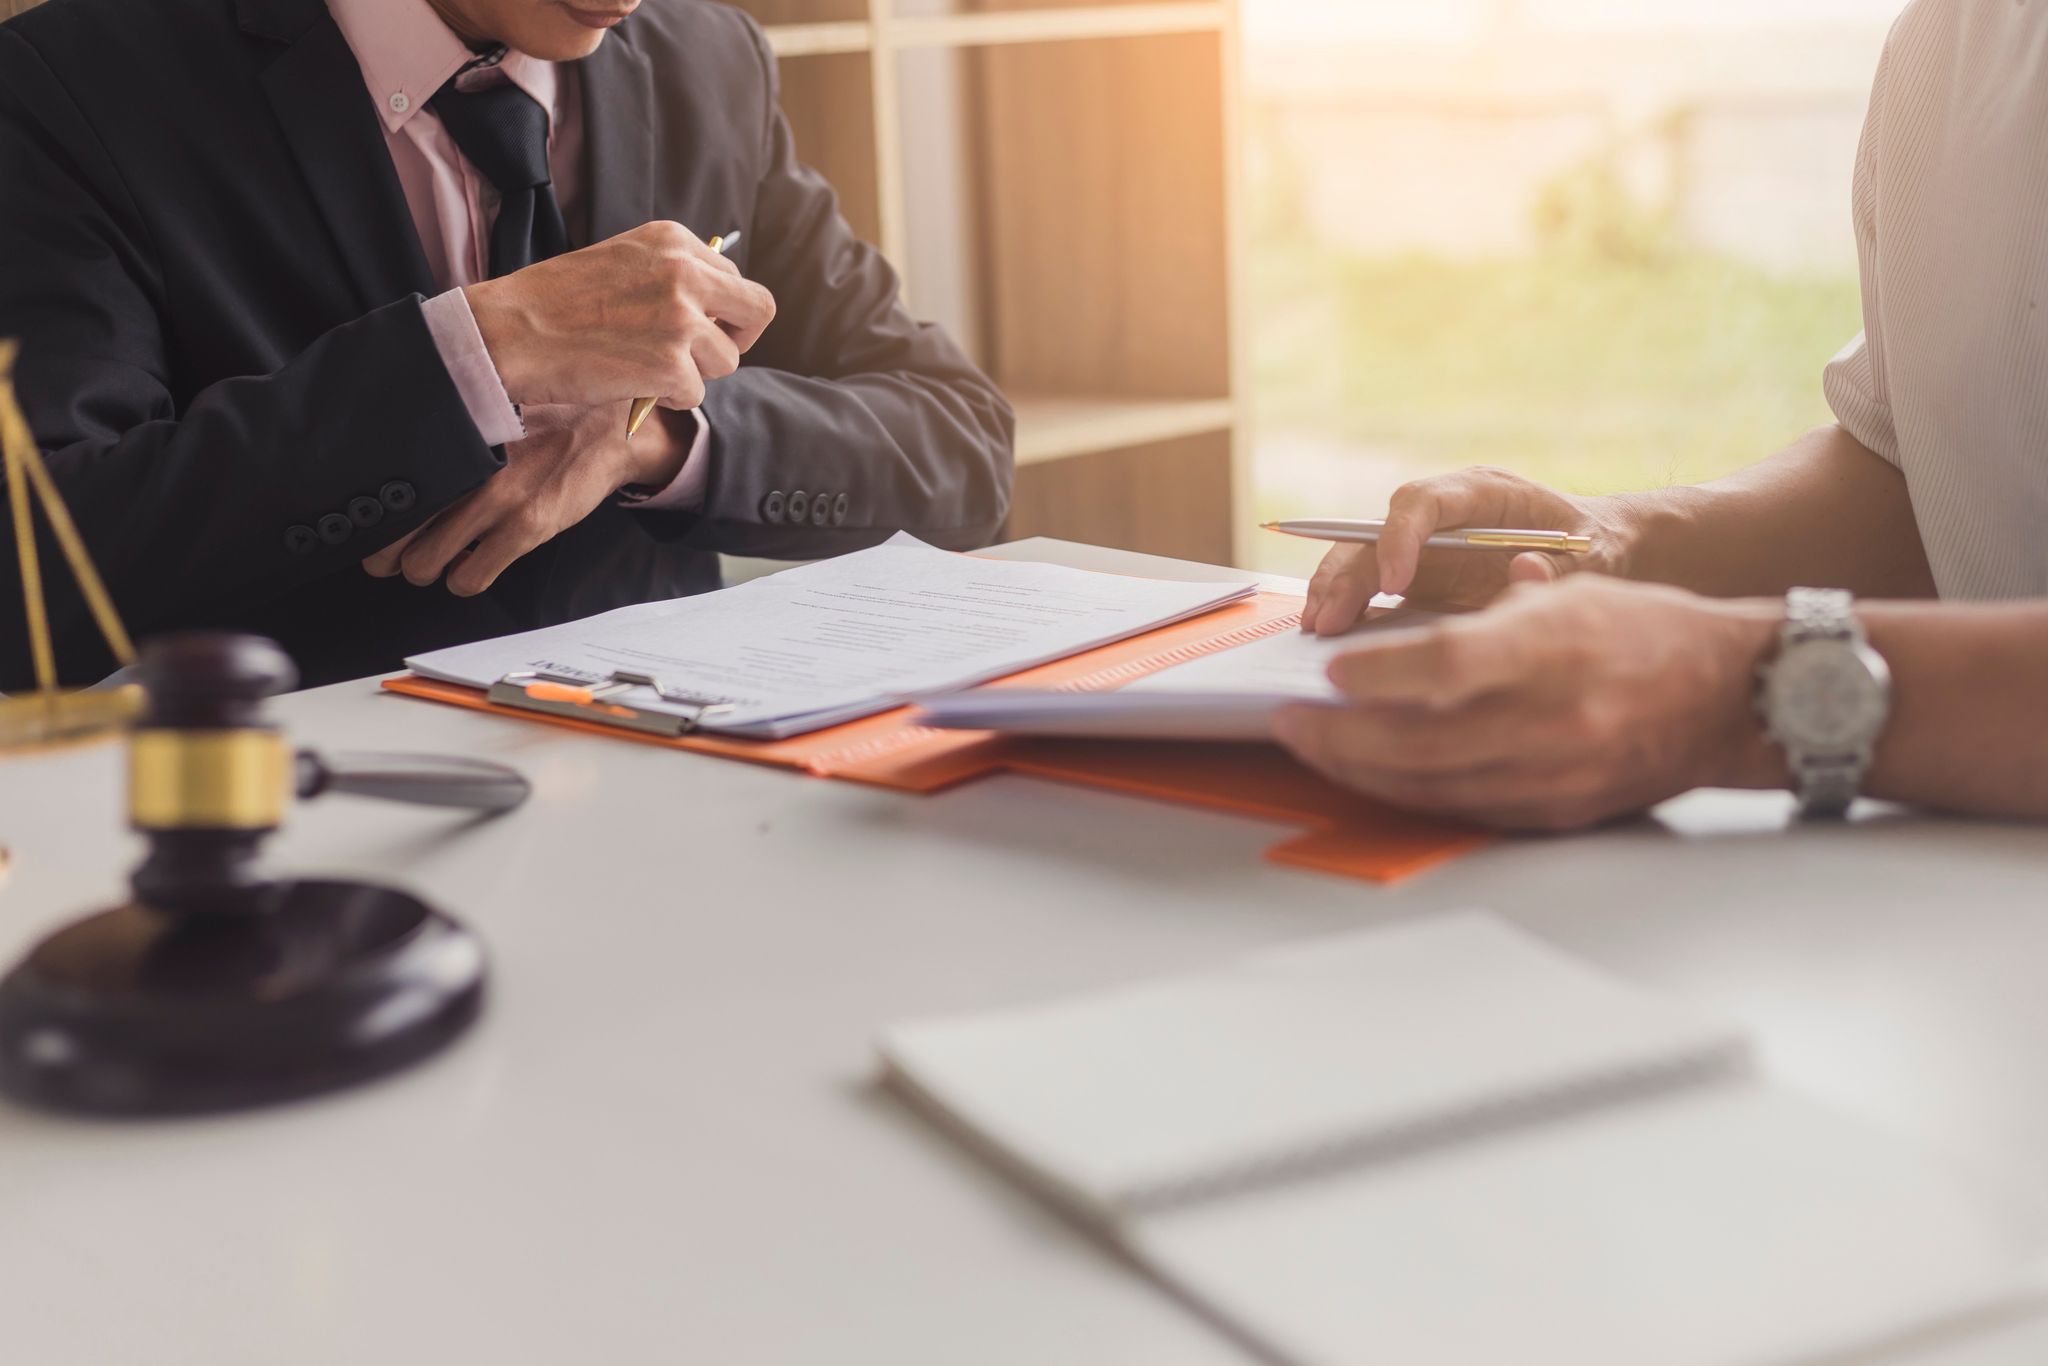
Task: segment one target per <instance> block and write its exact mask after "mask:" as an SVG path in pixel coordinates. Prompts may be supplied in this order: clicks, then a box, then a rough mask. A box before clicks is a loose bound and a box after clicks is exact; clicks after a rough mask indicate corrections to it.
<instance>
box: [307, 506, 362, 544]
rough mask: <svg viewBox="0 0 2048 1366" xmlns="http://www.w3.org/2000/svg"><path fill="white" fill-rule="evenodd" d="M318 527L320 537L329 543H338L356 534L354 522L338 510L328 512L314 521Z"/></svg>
mask: <svg viewBox="0 0 2048 1366" xmlns="http://www.w3.org/2000/svg"><path fill="white" fill-rule="evenodd" d="M314 525H315V526H317V527H319V528H320V539H321V540H323V541H325V542H327V544H329V545H340V544H341V543H342V542H343V541H345V540H347V539H348V538H349V537H351V536H353V535H355V534H356V528H355V523H353V522H351V521H349V519H348V518H346V517H344V516H342V515H341V514H340V513H338V512H330V513H328V514H327V515H326V516H325V517H322V518H321V519H320V520H319V521H318V522H316V523H314Z"/></svg>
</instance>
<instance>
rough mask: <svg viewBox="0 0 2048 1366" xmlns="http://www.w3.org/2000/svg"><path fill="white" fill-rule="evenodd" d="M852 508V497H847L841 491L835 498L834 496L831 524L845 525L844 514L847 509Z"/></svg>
mask: <svg viewBox="0 0 2048 1366" xmlns="http://www.w3.org/2000/svg"><path fill="white" fill-rule="evenodd" d="M852 508H853V499H851V498H849V497H847V496H846V495H845V494H843V493H842V494H840V495H839V496H838V497H837V498H834V499H833V500H832V525H833V526H845V525H846V514H847V513H848V512H849V511H851V510H852Z"/></svg>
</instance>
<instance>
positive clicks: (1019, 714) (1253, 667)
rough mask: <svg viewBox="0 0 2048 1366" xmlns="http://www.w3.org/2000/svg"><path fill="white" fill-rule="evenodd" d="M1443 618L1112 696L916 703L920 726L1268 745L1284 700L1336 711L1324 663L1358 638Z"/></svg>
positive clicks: (1395, 623)
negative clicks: (1327, 706) (1331, 706)
mask: <svg viewBox="0 0 2048 1366" xmlns="http://www.w3.org/2000/svg"><path fill="white" fill-rule="evenodd" d="M1442 615H1443V614H1442V613H1439V612H1429V611H1424V610H1422V609H1420V608H1410V607H1403V608H1375V609H1373V613H1372V616H1371V618H1370V619H1369V620H1367V621H1366V622H1365V623H1364V624H1363V625H1361V626H1359V627H1358V628H1357V629H1356V630H1354V631H1351V632H1349V633H1348V634H1345V635H1341V636H1331V637H1328V638H1324V637H1320V636H1308V635H1303V634H1301V633H1300V632H1299V631H1286V632H1283V633H1281V634H1279V635H1273V636H1267V637H1266V638H1265V639H1263V640H1255V641H1253V642H1252V643H1251V644H1249V645H1239V646H1237V647H1236V648H1234V649H1229V650H1224V651H1221V652H1219V653H1217V654H1213V655H1205V656H1203V657H1201V658H1199V659H1195V660H1191V661H1190V662H1188V663H1186V664H1179V665H1175V666H1174V667H1173V668H1170V669H1163V670H1161V671H1160V672H1158V673H1156V674H1151V675H1149V676H1147V677H1145V678H1140V679H1138V680H1137V681H1135V682H1133V683H1131V684H1130V685H1128V686H1127V687H1124V688H1121V689H1119V690H1118V691H1116V692H1095V693H1064V692H1045V691H1040V690H1036V689H1024V688H1001V689H987V690H984V691H979V692H963V693H956V694H953V695H952V696H949V697H932V698H926V699H924V700H923V703H922V706H923V708H924V711H923V714H922V715H921V716H920V717H919V718H918V719H919V720H920V721H921V722H922V723H923V724H925V725H928V726H936V727H939V728H940V729H944V730H994V731H1003V732H1005V733H1008V734H1012V735H1051V736H1069V737H1077V738H1088V739H1118V740H1267V739H1270V738H1272V720H1273V713H1274V711H1275V710H1276V709H1278V708H1279V707H1282V706H1284V705H1286V704H1287V703H1290V702H1323V703H1336V702H1338V701H1340V700H1341V697H1340V695H1339V693H1338V692H1337V689H1336V687H1335V686H1334V685H1332V684H1331V682H1330V679H1329V667H1330V661H1331V660H1333V659H1335V658H1336V657H1337V656H1339V655H1341V654H1344V653H1346V652H1347V651H1350V650H1355V649H1357V648H1358V646H1359V642H1360V640H1361V639H1362V638H1364V637H1366V636H1369V635H1377V634H1382V633H1384V632H1387V631H1399V630H1404V629H1412V628H1413V627H1415V626H1417V625H1419V624H1421V623H1424V622H1429V621H1435V620H1438V619H1439V618H1440V617H1441V616H1442Z"/></svg>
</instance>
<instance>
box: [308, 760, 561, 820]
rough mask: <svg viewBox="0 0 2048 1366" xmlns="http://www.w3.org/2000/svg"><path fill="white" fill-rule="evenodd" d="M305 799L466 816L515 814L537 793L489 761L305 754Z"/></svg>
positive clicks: (513, 771)
mask: <svg viewBox="0 0 2048 1366" xmlns="http://www.w3.org/2000/svg"><path fill="white" fill-rule="evenodd" d="M298 791H299V796H301V797H318V796H320V795H322V794H323V793H328V792H342V793H346V794H348V795H349V796H352V797H373V798H376V799H377V800H379V801H387V802H408V803H411V804H412V805H414V806H449V807H456V808H458V809H461V810H465V811H490V812H497V811H510V810H511V809H512V808H513V807H515V806H518V805H519V804H520V803H521V802H523V801H525V800H526V799H527V797H528V796H529V795H530V794H531V793H532V792H533V785H532V784H531V783H529V782H527V781H526V779H525V778H524V777H523V776H522V775H521V774H520V773H519V772H518V771H517V770H516V769H510V768H507V767H505V765H503V764H494V763H491V762H489V761H488V760H484V759H463V758H458V757H455V756H452V755H437V754H337V755H333V756H331V757H330V756H325V755H320V754H315V753H314V752H313V751H312V750H309V749H302V750H300V751H299V756H298Z"/></svg>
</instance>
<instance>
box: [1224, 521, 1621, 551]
mask: <svg viewBox="0 0 2048 1366" xmlns="http://www.w3.org/2000/svg"><path fill="white" fill-rule="evenodd" d="M1259 525H1260V526H1261V527H1262V528H1264V529H1265V530H1267V531H1277V532H1279V533H1280V534H1281V535H1283V536H1306V537H1308V538H1309V539H1310V540H1315V541H1363V542H1367V543H1370V542H1374V541H1377V540H1379V538H1380V533H1381V532H1382V531H1384V530H1386V526H1387V524H1386V522H1385V521H1383V520H1380V519H1372V520H1368V521H1346V520H1342V519H1328V520H1322V521H1299V522H1261V523H1259ZM1423 544H1424V545H1425V546H1428V547H1429V548H1430V549H1431V550H1551V551H1556V552H1558V553H1560V554H1564V555H1586V554H1590V553H1591V552H1592V549H1593V538H1592V537H1591V536H1581V535H1578V534H1577V533H1575V532H1569V531H1519V530H1516V529H1514V528H1511V527H1476V526H1475V527H1461V528H1457V529H1455V530H1451V531H1439V532H1437V533H1436V534H1435V535H1434V536H1431V537H1430V538H1429V539H1428V540H1426V541H1424V542H1423Z"/></svg>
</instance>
